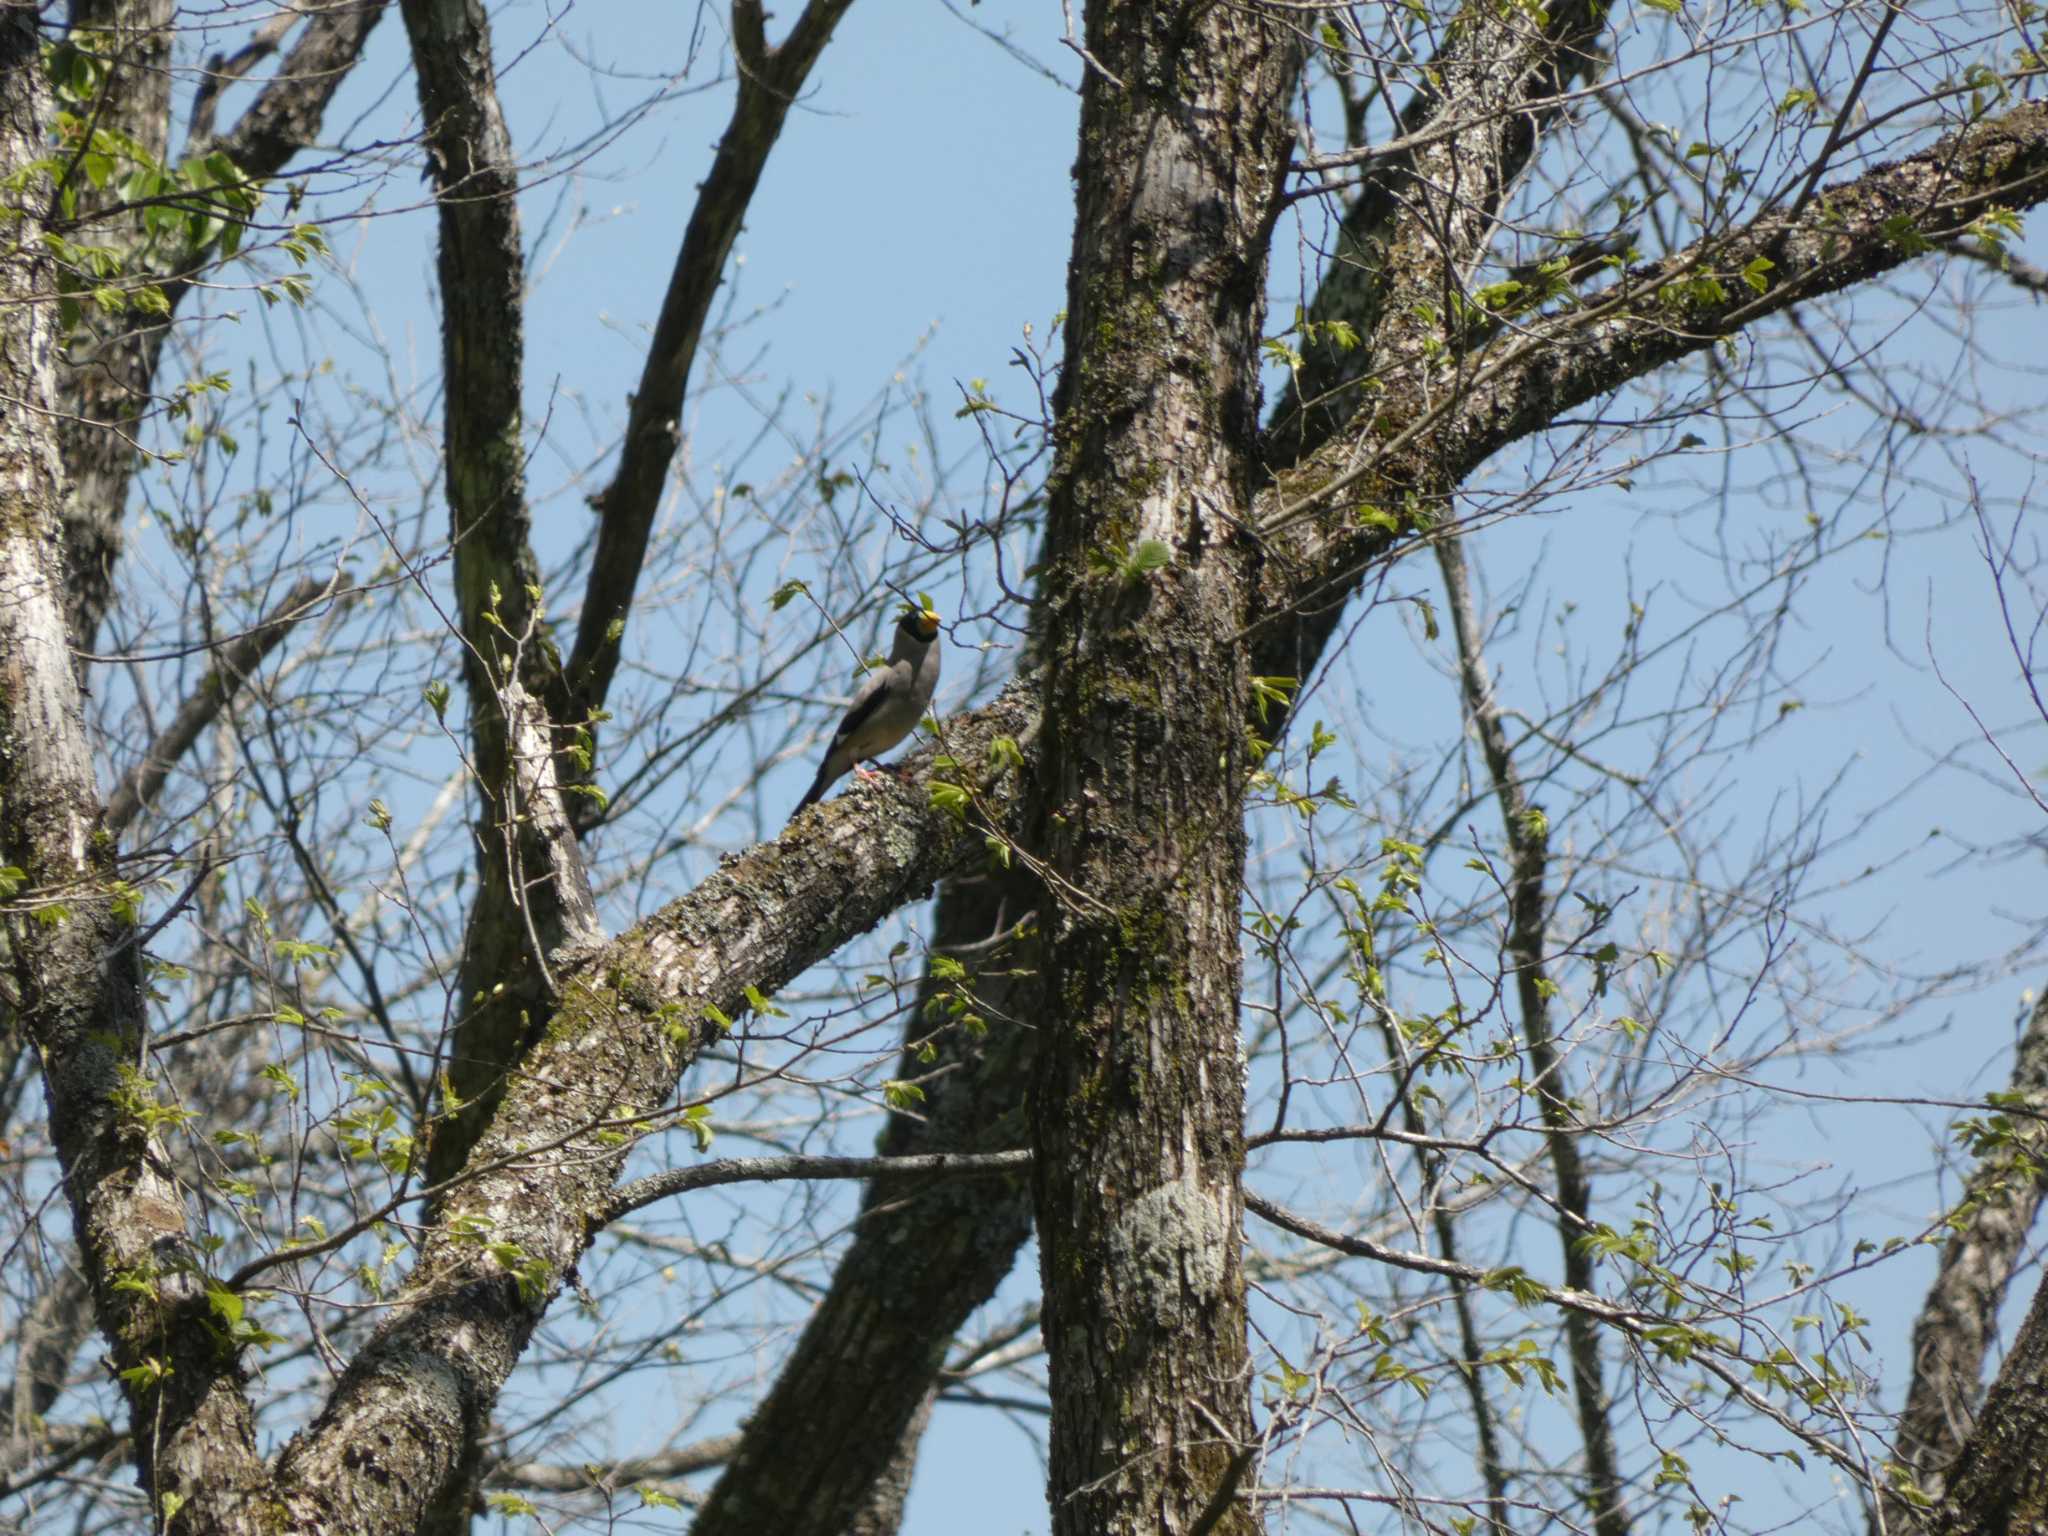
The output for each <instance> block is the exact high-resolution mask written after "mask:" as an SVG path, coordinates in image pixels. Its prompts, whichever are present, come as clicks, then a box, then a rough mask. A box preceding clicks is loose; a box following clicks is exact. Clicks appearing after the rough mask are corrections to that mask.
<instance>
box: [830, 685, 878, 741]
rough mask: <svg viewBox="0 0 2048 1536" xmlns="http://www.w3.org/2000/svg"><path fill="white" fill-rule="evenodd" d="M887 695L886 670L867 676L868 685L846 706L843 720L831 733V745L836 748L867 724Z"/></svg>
mask: <svg viewBox="0 0 2048 1536" xmlns="http://www.w3.org/2000/svg"><path fill="white" fill-rule="evenodd" d="M888 693H889V674H888V672H887V670H886V669H884V670H880V671H876V672H871V673H869V674H868V683H867V685H866V686H864V687H863V688H862V689H861V691H860V692H859V693H858V694H857V695H855V697H854V701H853V702H852V703H851V704H849V705H847V706H846V715H845V718H844V719H842V720H841V721H840V722H839V729H838V730H836V731H834V732H833V733H832V744H833V745H834V746H837V745H838V744H839V743H840V742H842V741H845V740H846V739H847V738H848V737H850V736H852V735H853V733H854V732H855V731H858V730H859V729H860V728H861V727H862V726H863V725H865V724H867V719H868V716H869V715H872V714H873V713H874V712H875V711H876V710H878V709H880V708H881V707H882V700H883V699H884V698H886V697H887V696H888Z"/></svg>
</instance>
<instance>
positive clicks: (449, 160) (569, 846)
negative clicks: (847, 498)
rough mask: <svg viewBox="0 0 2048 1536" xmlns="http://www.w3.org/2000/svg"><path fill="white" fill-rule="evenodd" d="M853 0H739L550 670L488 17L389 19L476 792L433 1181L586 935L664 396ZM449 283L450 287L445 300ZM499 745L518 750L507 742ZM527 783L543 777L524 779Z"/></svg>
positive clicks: (519, 295)
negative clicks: (439, 345)
mask: <svg viewBox="0 0 2048 1536" xmlns="http://www.w3.org/2000/svg"><path fill="white" fill-rule="evenodd" d="M851 3H852V0H813V3H812V4H811V5H809V6H808V7H807V8H806V9H805V11H804V13H803V15H802V17H800V18H799V20H798V21H797V23H796V25H795V26H794V27H793V28H792V29H791V30H790V34H789V36H788V38H787V39H785V40H784V42H783V43H782V44H780V45H779V46H777V47H774V48H770V47H769V46H768V43H767V39H766V36H765V33H764V30H763V29H764V25H765V16H764V14H763V12H762V10H761V7H760V5H759V4H758V0H736V3H735V5H734V7H733V42H734V49H735V57H736V63H737V65H738V72H739V85H738V98H737V100H736V101H735V102H734V105H733V115H732V120H731V122H730V123H729V124H728V126H727V128H726V131H725V134H724V136H723V138H722V139H721V140H720V143H719V147H718V152H717V155H716V156H715V158H714V160H713V162H712V168H711V173H710V174H709V175H708V176H707V177H706V178H705V180H704V182H703V184H702V186H701V187H700V189H699V192H698V197H697V202H696V204H695V206H694V208H693V211H692V213H691V217H690V222H689V225H688V228H687V229H686V230H685V232H684V236H683V243H682V247H681V249H680V250H679V251H678V252H677V255H676V265H675V270H674V272H673V273H672V274H671V276H670V278H669V286H668V291H667V294H666V296H665V297H664V299H663V301H662V307H661V313H660V316H659V318H658V319H657V321H656V324H655V332H654V336H653V338H652V340H651V342H650V344H649V347H648V352H647V360H646V363H645V365H644V367H643V369H642V373H641V378H640V387H639V389H638V390H637V391H636V392H635V393H634V394H633V395H632V396H631V397H630V399H631V403H630V409H629V413H628V420H627V425H626V432H625V441H624V448H623V450H622V453H621V456H620V462H619V467H618V470H617V472H616V474H615V475H614V477H613V480H612V483H611V485H610V486H609V487H607V489H606V490H604V491H603V492H602V493H600V494H599V495H598V496H597V497H596V498H595V499H594V505H595V506H596V508H597V510H598V512H599V514H600V519H601V520H600V522H599V525H598V537H597V547H596V551H595V553H594V555H593V557H592V565H591V571H590V576H589V582H588V586H587V589H586V591H585V593H584V601H583V612H582V618H581V620H580V624H579V628H578V631H577V635H576V644H575V648H574V651H573V652H572V654H571V657H570V659H569V661H568V662H567V663H566V666H565V664H564V662H563V660H562V658H561V656H560V654H559V653H558V651H557V650H556V648H555V644H554V640H553V637H552V634H551V632H550V629H549V627H548V625H547V623H546V620H545V617H544V614H543V612H542V608H541V603H540V601H539V600H537V599H535V598H533V597H532V596H530V595H529V593H530V592H532V591H533V590H536V584H537V582H538V565H537V563H536V561H535V559H534V556H533V553H532V550H531V546H530V520H529V516H528V512H527V508H526V501H525V485H524V477H523V465H524V459H523V450H522V449H521V445H520V443H519V437H518V428H519V420H520V418H519V399H520V389H521V380H522V378H523V372H524V358H523V340H522V335H521V323H520V321H521V315H522V313H523V304H522V300H523V286H524V284H523V270H524V269H523V266H522V262H521V254H522V253H521V251H520V243H519V222H518V206H517V201H516V193H517V188H518V169H517V166H516V164H515V163H514V161H513V157H512V149H511V144H510V141H509V140H508V139H507V137H506V134H505V127H504V119H503V114H502V112H501V110H500V108H499V105H498V99H497V82H496V79H495V75H494V72H493V70H492V66H491V58H490V32H489V23H488V21H487V19H486V18H485V17H484V15H483V13H482V12H481V10H480V9H475V8H471V9H470V10H467V11H456V12H451V13H450V15H449V16H448V17H447V18H446V19H444V20H441V21H439V22H434V23H432V24H431V25H430V22H429V18H430V17H433V16H435V15H436V14H437V13H436V12H435V11H433V10H432V9H431V8H429V7H427V6H424V5H409V6H407V7H406V8H405V16H406V25H407V28H408V31H409V32H410V34H411V37H412V40H413V47H414V55H415V69H416V71H417V73H418V75H419V80H420V101H421V105H422V109H423V111H424V113H425V115H426V117H427V119H428V122H429V124H430V125H431V130H430V135H429V149H430V156H431V161H432V170H433V174H434V177H435V185H436V193H437V196H438V198H439V200H440V208H441V264H442V266H441V277H442V284H441V286H442V293H443V313H442V337H443V353H444V361H445V366H446V369H447V378H448V380H449V389H448V396H447V398H448V408H447V409H448V426H447V445H446V451H447V455H448V488H449V512H450V521H451V523H452V524H453V532H454V541H455V542H454V548H455V552H456V572H457V574H456V587H457V592H458V596H459V599H460V602H461V617H462V625H463V634H464V637H465V638H466V639H467V640H468V642H469V646H468V659H469V663H470V665H469V670H468V680H469V694H470V701H471V714H470V729H471V738H472V746H473V751H474V754H475V767H476V770H477V778H478V783H479V787H480V791H481V793H482V795H483V797H484V801H485V815H484V816H483V818H482V821H481V823H480V825H479V828H478V848H477V855H478V857H477V862H478V871H477V873H478V890H479V893H480V895H479V898H478V901H477V904H476V906H475V908H474V909H473V910H472V912H471V914H470V919H469V924H468V928H467V930H466V933H465V937H464V944H463V956H462V969H461V977H460V988H459V1002H458V1007H459V1014H458V1018H457V1022H456V1027H455V1037H454V1048H453V1051H452V1052H451V1055H450V1059H449V1062H448V1068H447V1075H448V1089H449V1099H450V1103H451V1106H452V1108H451V1109H450V1111H449V1113H448V1114H447V1115H446V1116H445V1117H444V1118H443V1120H442V1122H441V1123H440V1124H439V1125H438V1126H437V1128H436V1133H435V1136H434V1138H433V1142H432V1146H431V1149H430V1154H429V1160H428V1175H429V1177H430V1178H431V1179H433V1180H435V1181H436V1182H438V1181H441V1180H444V1179H447V1178H449V1177H451V1176H452V1175H453V1174H454V1173H455V1172H456V1170H457V1169H459V1168H460V1167H461V1166H462V1164H463V1161H464V1160H465V1159H466V1158H467V1157H468V1155H469V1151H470V1149H471V1147H473V1146H474V1145H475V1142H476V1138H477V1136H478V1135H479V1134H480V1133H481V1131H482V1129H483V1127H484V1125H485V1124H486V1122H487V1121H488V1120H489V1118H490V1115H491V1112H492V1110H493V1109H494V1108H495V1107H496V1105H497V1102H498V1099H499V1096H500V1095H501V1094H502V1092H503V1089H504V1082H505V1074H506V1073H507V1072H508V1071H509V1070H511V1068H512V1066H513V1064H514V1063H515V1062H516V1061H517V1059H518V1056H519V1053H520V1051H521V1050H523V1049H524V1048H525V1047H526V1046H527V1045H528V1044H529V1043H530V1042H531V1040H532V1038H533V1035H534V1033H535V1031H536V1030H537V1029H538V1028H539V1027H540V1024H541V1022H542V1021H543V1020H544V1019H545V1018H546V1016H547V1009H548V1006H549V1003H550V1001H551V987H550V982H549V968H550V964H549V960H548V956H549V955H550V954H552V953H554V952H555V951H557V950H562V949H568V950H571V951H573V950H575V949H577V948H580V947H586V946H588V945H589V944H591V943H593V942H595V941H596V940H597V938H598V937H599V935H598V934H597V932H596V928H595V915H594V909H593V908H592V907H591V905H590V900H589V893H588V880H587V878H586V877H585V875H584V873H583V870H582V865H581V855H580V853H579V851H578V847H577V836H578V834H579V833H580V832H581V831H582V830H583V829H586V828H588V827H590V826H592V825H594V824H595V823H596V822H597V820H598V819H599V817H600V815H601V811H600V809H599V806H600V802H599V800H598V799H597V797H596V796H595V795H594V794H591V793H590V792H589V788H590V781H591V778H592V764H593V759H594V755H595V749H596V733H597V730H598V726H597V723H596V722H597V718H598V715H599V712H600V711H601V710H602V709H603V708H604V705H605V701H606V699H607V697H608V696H609V692H610V688H611V682H612V678H613V676H614V675H615V672H616V669H617V666H618V658H619V654H620V640H621V638H622V635H623V630H624V625H625V621H626V618H627V615H628V613H629V611H630V609H631V607H632V601H633V592H634V590H635V587H636V585H637V583H638V581H639V576H640V567H641V564H642V562H643V560H644V559H645V557H646V552H647V539H648V534H649V531H650V530H651V529H652V527H653V524H654V515H655V512H656V511H657V509H658V507H659V505H660V501H661V490H662V486H663V485H664V484H665V483H666V479H667V473H668V466H669V463H670V461H671V459H672V458H673V456H674V453H675V449H676V445H677V441H678V436H677V434H678V432H679V430H680V421H681V415H682V402H683V391H684V388H685V386H686V384H687V383H688V380H689V374H690V369H691V368H692V366H693V365H694V364H695V361H696V355H697V344H698V341H699V339H700V337H701V335H702V332H703V326H704V317H705V315H706V314H708V313H709V311H710V307H711V301H712V298H713V296H714V295H715V294H716V292H717V290H718V285H719V283H720V282H721V281H722V279H723V275H724V270H725V263H726V258H727V257H728V256H729V255H730V253H731V250H732V242H733V240H734V239H735V238H736V237H737V235H738V233H739V229H740V224H741V221H742V219H743V218H744V217H745V214H746V210H747V208H748V206H749V204H750V203H751V201H752V198H753V195H754V191H755V188H756V187H757V186H758V185H759V182H760V177H761V172H762V169H763V167H764V166H765V165H766V163H767V160H768V155H769V152H770V151H771V150H772V149H773V148H774V146H775V141H776V139H777V137H778V136H779V135H780V133H781V129H782V123H783V119H784V117H785V116H786V115H787V113H788V110H789V107H790V104H791V102H792V101H793V100H794V99H795V97H796V96H797V94H798V93H799V92H800V91H801V90H802V88H803V84H804V81H805V79H806V78H807V77H808V75H809V72H810V68H811V66H812V65H813V64H814V63H815V62H816V61H817V58H818V55H819V54H820V53H821V52H822V51H823V49H824V47H825V45H826V43H827V42H829V41H830V39H831V35H832V29H833V27H834V26H835V25H836V24H837V22H838V20H839V17H840V16H841V15H842V14H844V12H845V10H846V8H847V6H848V5H850V4H851ZM458 16H459V19H458ZM422 49H429V50H431V53H422ZM451 283H461V284H463V285H464V286H463V287H462V288H461V289H460V290H453V289H451V287H450V285H451ZM508 445H509V449H510V451H507V447H508ZM494 594H495V595H494ZM508 657H509V658H510V665H511V669H512V670H513V671H514V672H516V673H517V675H518V677H519V681H520V684H521V686H522V687H523V689H524V691H525V693H526V695H527V699H528V701H529V704H528V706H527V707H525V708H524V709H523V710H515V709H513V708H512V707H511V706H510V705H509V703H508V702H507V701H506V700H504V699H501V698H499V697H497V688H498V684H497V681H496V680H497V679H498V678H500V677H503V676H505V675H506V666H507V658H508ZM490 658H497V661H496V662H495V663H493V662H492V661H491V660H490ZM512 735H518V736H521V737H522V738H523V740H524V745H522V746H517V747H515V746H513V745H512V744H511V741H510V737H511V736H512ZM546 755H552V757H553V763H552V765H551V766H548V765H545V764H544V763H543V762H542V758H543V756H546ZM514 769H517V773H516V774H514V776H513V777H508V776H507V775H508V771H511V770H514ZM521 776H523V777H524V779H525V780H526V781H527V782H525V783H521V782H520V777H521ZM543 777H546V778H549V779H551V780H552V783H551V784H549V785H543V784H542V782H541V780H542V778H543ZM565 793H566V794H567V796H568V798H567V799H566V800H565V799H564V795H565Z"/></svg>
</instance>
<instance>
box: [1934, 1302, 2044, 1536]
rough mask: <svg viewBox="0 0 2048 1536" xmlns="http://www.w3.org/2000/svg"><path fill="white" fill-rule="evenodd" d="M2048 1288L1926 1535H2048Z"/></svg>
mask: <svg viewBox="0 0 2048 1536" xmlns="http://www.w3.org/2000/svg"><path fill="white" fill-rule="evenodd" d="M2043 1445H2048V1285H2043V1286H2042V1287H2041V1288H2040V1289H2039V1290H2037V1291H2036V1292H2035V1293H2034V1304H2033V1306H2032V1307H2030V1308H2029V1309H2028V1311H2027V1320H2026V1322H2025V1323H2023V1324H2022V1325H2021V1327H2020V1333H2019V1337H2018V1338H2017V1339H2015V1340H2014V1341H2013V1346H2012V1351H2011V1353H2010V1354H2008V1355H2007V1356H2006V1357H2005V1364H2004V1365H2003V1366H2002V1367H2001V1368H2000V1370H1999V1372H1998V1379H1997V1381H1995V1382H1994V1383H1993V1384H1992V1387H1991V1391H1990V1392H1989V1393H1988V1394H1986V1396H1985V1398H1984V1407H1983V1409H1982V1411H1981V1412H1979V1413H1978V1415H1977V1422H1976V1425H1975V1427H1974V1428H1972V1430H1971V1431H1970V1436H1969V1438H1968V1439H1967V1440H1966V1441H1964V1442H1963V1449H1962V1455H1961V1456H1960V1457H1959V1458H1958V1459H1957V1460H1956V1462H1955V1463H1954V1465H1953V1466H1951V1467H1950V1468H1949V1471H1948V1478H1947V1486H1946V1487H1945V1488H1944V1490H1943V1492H1942V1497H1941V1501H1940V1503H1939V1504H1937V1505H1936V1506H1935V1508H1934V1509H1933V1510H1932V1511H1931V1512H1930V1513H1929V1514H1928V1515H1927V1516H1926V1517H1925V1518H1924V1519H1923V1522H1922V1524H1923V1526H1924V1528H1925V1529H1926V1530H1927V1532H1928V1536H2035V1533H2037V1532H2040V1531H2044V1530H2048V1456H2043V1455H2042V1454H2041V1447H2042V1446H2043Z"/></svg>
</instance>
